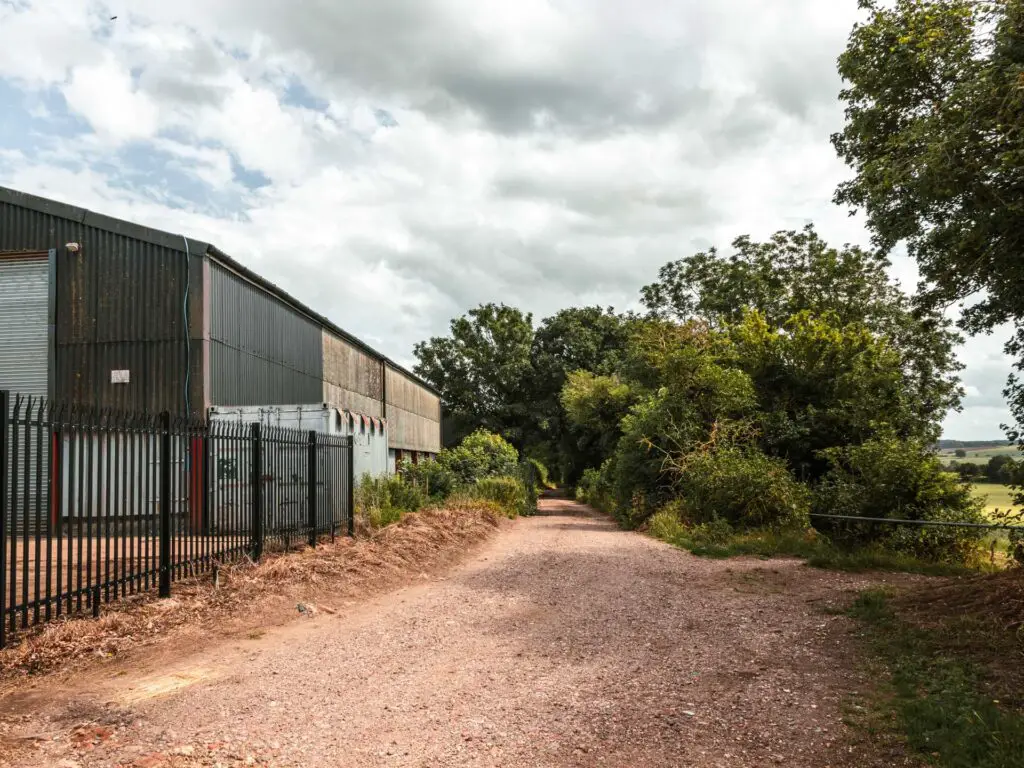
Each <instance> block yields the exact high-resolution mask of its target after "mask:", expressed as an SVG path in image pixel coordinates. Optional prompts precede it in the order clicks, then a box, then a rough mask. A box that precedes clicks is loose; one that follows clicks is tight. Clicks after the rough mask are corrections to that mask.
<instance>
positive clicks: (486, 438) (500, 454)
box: [437, 429, 519, 487]
mask: <svg viewBox="0 0 1024 768" xmlns="http://www.w3.org/2000/svg"><path fill="white" fill-rule="evenodd" d="M437 462H438V464H440V465H441V466H442V467H443V468H444V469H445V470H447V471H448V472H450V473H451V475H452V477H453V479H454V485H455V486H456V487H458V486H470V485H473V483H475V482H476V481H477V480H480V479H481V478H484V477H508V476H512V475H515V474H516V472H517V468H518V466H519V452H518V451H517V450H516V449H515V448H514V447H513V446H512V445H510V444H509V443H508V442H506V441H505V439H504V438H502V437H501V436H500V435H495V434H493V433H491V432H488V431H487V430H484V429H478V430H477V431H476V432H474V433H473V434H471V435H470V436H469V437H467V438H466V439H465V440H463V441H462V442H461V443H460V444H459V445H457V446H456V447H454V448H446V449H444V450H443V451H441V453H439V454H438V456H437Z"/></svg>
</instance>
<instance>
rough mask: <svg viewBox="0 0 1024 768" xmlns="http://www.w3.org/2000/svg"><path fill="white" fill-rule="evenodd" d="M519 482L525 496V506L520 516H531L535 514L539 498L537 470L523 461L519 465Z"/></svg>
mask: <svg viewBox="0 0 1024 768" xmlns="http://www.w3.org/2000/svg"><path fill="white" fill-rule="evenodd" d="M519 482H520V483H521V484H522V486H523V491H524V493H525V494H526V506H525V507H524V509H523V511H522V513H521V514H523V515H533V514H536V512H537V499H538V497H539V496H540V491H539V488H540V478H539V477H538V472H537V468H536V467H535V466H534V465H533V463H532V462H530V461H524V462H523V463H522V464H520V465H519Z"/></svg>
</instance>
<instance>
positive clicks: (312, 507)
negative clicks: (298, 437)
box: [306, 430, 317, 547]
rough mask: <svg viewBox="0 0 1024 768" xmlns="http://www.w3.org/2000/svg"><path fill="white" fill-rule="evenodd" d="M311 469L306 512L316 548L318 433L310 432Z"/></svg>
mask: <svg viewBox="0 0 1024 768" xmlns="http://www.w3.org/2000/svg"><path fill="white" fill-rule="evenodd" d="M307 452H308V453H309V468H308V469H307V471H306V483H307V484H308V486H309V499H308V500H307V502H306V507H307V509H306V512H307V514H308V515H309V546H311V547H315V546H316V535H317V529H316V518H317V515H316V512H317V510H316V432H314V431H313V430H310V432H309V448H308V450H307Z"/></svg>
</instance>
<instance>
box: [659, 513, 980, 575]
mask: <svg viewBox="0 0 1024 768" xmlns="http://www.w3.org/2000/svg"><path fill="white" fill-rule="evenodd" d="M647 533H649V534H650V535H651V536H654V537H655V538H657V539H661V540H662V541H665V542H668V543H669V544H673V545H675V546H677V547H680V548H681V549H685V550H688V551H689V552H691V553H693V554H694V555H698V556H700V557H712V558H727V557H737V556H741V555H753V556H756V557H762V558H765V559H768V558H772V557H799V558H802V559H804V560H806V561H807V564H808V565H810V566H812V567H814V568H823V569H828V570H837V571H852V572H861V571H876V570H877V571H903V572H907V573H921V574H926V575H930V576H958V575H964V574H969V573H977V572H978V570H979V569H984V570H990V569H989V568H988V567H987V566H984V565H981V564H979V565H978V567H977V568H969V567H967V566H964V565H957V564H947V563H932V562H928V561H925V560H920V559H918V558H915V557H911V556H909V555H905V554H901V553H898V552H891V551H889V550H885V549H882V548H879V547H864V548H860V549H856V550H850V551H847V550H842V549H839V548H838V547H836V546H834V545H833V544H832V543H830V542H829V541H828V540H827V539H825V538H824V537H822V536H821V535H819V534H818V533H816V532H815V531H813V530H810V529H772V528H767V529H756V530H751V531H734V530H733V529H732V528H731V527H729V526H728V525H725V524H714V523H709V524H705V525H698V526H686V525H683V524H682V523H681V522H680V521H679V519H678V518H677V517H675V516H674V515H672V514H670V513H665V512H659V513H657V514H656V515H654V516H653V517H652V518H651V519H650V521H649V522H648V526H647Z"/></svg>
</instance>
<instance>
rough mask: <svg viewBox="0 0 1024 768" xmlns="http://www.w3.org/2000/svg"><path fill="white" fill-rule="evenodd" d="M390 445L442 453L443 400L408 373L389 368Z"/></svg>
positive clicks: (387, 379)
mask: <svg viewBox="0 0 1024 768" xmlns="http://www.w3.org/2000/svg"><path fill="white" fill-rule="evenodd" d="M385 376H386V385H387V386H386V387H385V390H386V391H387V412H388V444H389V447H391V448H399V449H401V450H407V451H424V452H426V453H437V452H438V451H439V450H441V401H440V398H439V397H438V396H437V395H436V394H435V393H434V392H432V391H430V390H429V389H427V388H426V387H424V386H423V385H421V384H420V383H419V382H417V381H415V380H414V379H412V378H411V377H409V376H407V375H406V374H405V373H404V372H402V371H399V370H396V369H395V368H392V367H391V366H390V365H389V366H387V367H386V372H385Z"/></svg>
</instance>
